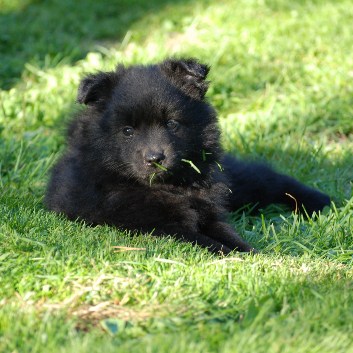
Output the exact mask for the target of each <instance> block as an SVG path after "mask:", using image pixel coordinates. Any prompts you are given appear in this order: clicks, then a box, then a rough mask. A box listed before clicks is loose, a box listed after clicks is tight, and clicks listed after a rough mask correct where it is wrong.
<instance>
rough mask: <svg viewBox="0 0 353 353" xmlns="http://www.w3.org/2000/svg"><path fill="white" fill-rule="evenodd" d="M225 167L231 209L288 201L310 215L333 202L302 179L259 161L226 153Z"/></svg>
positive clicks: (288, 204)
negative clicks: (252, 161) (240, 159)
mask: <svg viewBox="0 0 353 353" xmlns="http://www.w3.org/2000/svg"><path fill="white" fill-rule="evenodd" d="M223 165H224V168H225V170H226V173H227V175H228V176H229V180H230V189H231V191H232V194H231V195H230V209H231V210H236V209H239V208H241V207H242V206H244V205H247V204H256V205H257V207H258V208H261V207H265V206H267V205H269V204H272V203H280V204H285V205H287V206H289V207H291V208H292V209H293V210H297V209H298V210H301V211H303V210H304V209H305V210H306V211H307V212H308V214H312V213H313V212H317V211H320V210H322V209H323V208H324V207H325V206H327V205H329V204H330V198H329V196H327V195H325V194H323V193H322V192H320V191H318V190H315V189H313V188H310V187H308V186H306V185H304V184H302V183H300V182H299V181H297V180H295V179H293V178H291V177H289V176H287V175H283V174H279V173H277V172H275V171H273V170H272V169H271V168H269V167H268V166H266V165H263V164H260V163H246V162H241V161H238V160H236V159H233V158H231V157H229V156H226V157H225V159H224V163H223Z"/></svg>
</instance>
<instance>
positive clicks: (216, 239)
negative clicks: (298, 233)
mask: <svg viewBox="0 0 353 353" xmlns="http://www.w3.org/2000/svg"><path fill="white" fill-rule="evenodd" d="M208 71H209V68H208V67H207V66H206V65H202V64H200V63H199V62H198V61H196V60H193V59H187V60H174V59H169V60H166V61H164V62H162V63H160V64H157V65H149V66H131V67H123V66H118V67H117V69H116V71H114V72H106V73H103V72H102V73H98V74H95V75H90V76H88V77H87V78H85V79H83V81H82V82H81V84H80V87H79V91H78V98H77V100H78V102H79V103H82V104H85V105H86V106H87V107H86V109H85V110H84V111H83V112H82V113H81V114H79V115H78V116H77V117H76V118H75V119H74V120H73V122H72V123H71V125H70V127H69V132H68V148H67V150H66V152H65V154H64V156H63V157H62V158H61V159H60V160H59V162H58V163H57V164H56V166H55V167H54V169H53V171H52V176H51V180H50V183H49V186H48V190H47V194H46V199H45V202H46V205H47V207H48V208H49V209H51V210H54V211H56V212H62V213H64V214H66V215H67V216H68V217H69V218H70V219H73V220H74V219H77V218H81V219H83V220H85V221H87V222H88V223H90V224H104V223H106V224H111V225H114V226H117V227H120V228H123V229H130V230H141V231H143V232H152V231H153V234H155V235H163V234H170V235H174V236H175V237H176V238H178V239H181V240H185V241H190V242H192V243H197V244H199V245H201V246H204V247H207V248H209V249H210V250H211V251H214V252H218V251H222V252H223V253H229V252H230V251H232V250H234V249H237V250H239V251H251V250H252V247H251V246H250V245H248V244H247V243H246V242H245V241H243V240H242V239H241V238H240V237H239V235H237V234H236V232H235V231H234V230H233V229H232V228H231V227H230V226H229V225H228V224H227V223H226V221H225V217H226V213H227V210H236V209H238V208H240V207H242V206H244V205H246V204H255V203H256V204H257V205H258V207H264V206H266V205H268V204H270V203H283V204H287V205H289V206H290V207H292V208H295V206H296V204H297V205H298V206H299V207H305V209H306V211H307V212H308V213H312V212H314V211H319V210H321V209H322V208H323V207H324V206H325V205H328V204H329V197H328V196H326V195H324V194H322V193H321V192H319V191H316V190H314V189H311V188H309V187H307V186H304V185H303V184H301V183H299V182H298V181H296V180H294V179H292V178H290V177H288V176H285V175H280V174H278V173H276V172H274V171H272V170H271V169H270V168H268V167H267V166H265V165H260V164H254V163H246V162H241V161H238V160H236V159H234V158H233V157H231V156H228V155H224V154H223V152H222V150H221V147H220V143H219V130H218V127H217V118H216V113H215V111H214V109H213V108H212V106H211V105H210V104H208V103H207V102H206V101H205V100H204V96H205V93H206V91H207V87H208V82H207V81H206V76H207V74H208ZM220 167H222V168H223V169H224V170H223V171H222V170H221V169H222V168H220ZM288 194H289V195H291V196H288ZM294 199H295V200H294Z"/></svg>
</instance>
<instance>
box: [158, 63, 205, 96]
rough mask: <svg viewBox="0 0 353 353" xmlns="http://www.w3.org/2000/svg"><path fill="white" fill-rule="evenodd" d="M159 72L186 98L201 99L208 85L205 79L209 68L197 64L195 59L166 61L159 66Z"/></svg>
mask: <svg viewBox="0 0 353 353" xmlns="http://www.w3.org/2000/svg"><path fill="white" fill-rule="evenodd" d="M160 67H161V70H162V71H163V72H164V73H165V74H166V76H167V77H168V78H169V79H170V80H171V81H172V83H173V84H174V85H175V86H177V87H178V88H180V89H181V90H182V91H183V92H184V93H186V94H187V95H188V96H190V97H192V98H195V99H203V98H204V96H205V94H206V92H207V89H208V83H209V82H207V81H206V77H207V74H208V72H209V71H210V68H209V67H208V66H207V65H204V64H201V63H199V62H198V61H197V60H196V59H181V60H177V59H168V60H165V61H164V62H163V63H162V64H161V65H160Z"/></svg>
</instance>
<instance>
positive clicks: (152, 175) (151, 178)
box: [150, 173, 156, 186]
mask: <svg viewBox="0 0 353 353" xmlns="http://www.w3.org/2000/svg"><path fill="white" fill-rule="evenodd" d="M155 176H156V173H152V174H151V175H150V186H152V182H153V179H154V177H155Z"/></svg>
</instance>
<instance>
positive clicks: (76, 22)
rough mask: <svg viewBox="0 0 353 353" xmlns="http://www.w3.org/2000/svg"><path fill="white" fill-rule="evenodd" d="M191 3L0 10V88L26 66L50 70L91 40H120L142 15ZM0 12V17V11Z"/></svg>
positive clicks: (59, 2) (36, 4) (45, 4)
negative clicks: (30, 64)
mask: <svg viewBox="0 0 353 353" xmlns="http://www.w3.org/2000/svg"><path fill="white" fill-rule="evenodd" d="M193 1H194V0H153V1H145V0H100V1H96V0H85V1H83V0H78V1H71V0H49V1H43V0H42V1H40V0H28V1H27V2H26V5H22V6H21V7H20V6H19V7H18V9H17V10H15V11H9V12H4V10H1V9H0V53H1V65H0V88H2V89H9V88H11V87H12V86H13V85H14V84H16V82H17V81H18V80H19V78H20V77H21V74H22V72H23V69H24V67H25V64H26V63H34V64H36V65H38V66H40V67H44V68H46V67H54V66H55V65H57V64H58V63H59V62H61V61H63V60H65V61H67V62H68V63H71V64H72V63H74V62H76V61H77V60H80V59H82V58H84V57H85V55H86V54H87V53H88V52H89V51H90V50H92V48H93V47H94V46H95V45H96V44H97V42H104V41H121V40H122V39H123V38H124V36H125V35H126V33H127V31H128V30H129V29H130V28H131V26H132V25H133V24H134V23H135V22H137V21H139V20H141V19H143V18H144V17H145V16H148V15H152V14H155V13H156V12H159V11H162V10H164V9H165V8H166V7H168V5H172V6H173V9H174V8H175V7H179V6H183V5H186V4H188V3H192V2H193ZM1 12H2V13H1Z"/></svg>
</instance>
